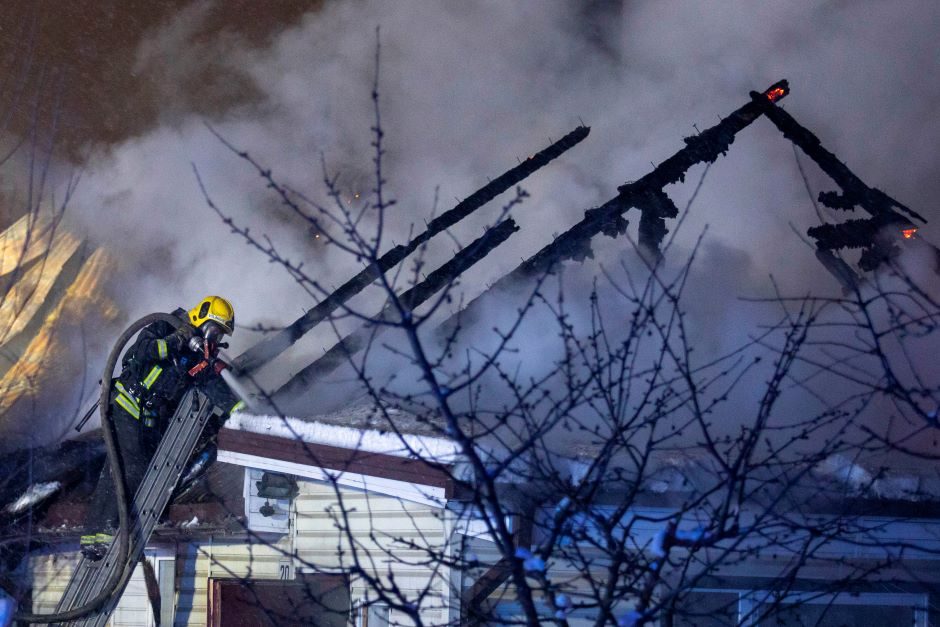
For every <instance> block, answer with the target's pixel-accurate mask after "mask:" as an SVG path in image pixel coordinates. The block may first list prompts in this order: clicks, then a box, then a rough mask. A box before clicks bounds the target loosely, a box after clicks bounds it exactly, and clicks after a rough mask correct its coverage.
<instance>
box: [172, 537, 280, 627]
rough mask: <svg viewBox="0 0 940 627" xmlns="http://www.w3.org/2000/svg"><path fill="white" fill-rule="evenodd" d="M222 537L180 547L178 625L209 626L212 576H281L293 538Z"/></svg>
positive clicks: (255, 577) (269, 577) (251, 577)
mask: <svg viewBox="0 0 940 627" xmlns="http://www.w3.org/2000/svg"><path fill="white" fill-rule="evenodd" d="M263 535H264V537H263V539H262V538H250V539H248V540H245V539H244V538H242V539H231V538H218V539H212V540H207V541H203V542H191V543H188V544H186V545H183V546H181V547H180V554H179V558H178V559H180V560H182V562H183V563H182V572H181V575H180V581H179V582H178V586H179V598H178V605H177V611H176V621H175V624H176V625H193V626H197V625H200V626H201V625H205V624H206V618H207V611H208V607H207V606H208V598H209V597H208V594H209V580H210V579H211V578H236V577H237V578H245V579H281V575H282V568H281V565H282V564H283V563H284V562H285V560H287V559H289V558H287V557H285V556H288V555H290V551H291V546H290V537H289V536H288V535H281V536H274V535H266V534H263Z"/></svg>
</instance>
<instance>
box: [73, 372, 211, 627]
mask: <svg viewBox="0 0 940 627" xmlns="http://www.w3.org/2000/svg"><path fill="white" fill-rule="evenodd" d="M213 411H214V406H213V405H212V403H211V402H210V401H209V399H208V398H207V397H206V396H205V395H204V394H202V393H200V392H198V391H197V390H190V391H189V392H187V393H186V395H185V396H184V397H183V400H182V401H181V402H180V404H179V407H177V409H176V413H174V414H173V418H172V419H171V420H170V424H169V426H168V427H167V430H166V433H165V434H164V436H163V439H162V440H161V441H160V445H159V446H158V447H157V452H156V453H155V454H154V456H153V459H152V460H151V462H150V467H149V468H148V469H147V473H146V474H145V475H144V479H143V481H142V482H141V484H140V487H139V488H138V490H137V493H136V494H135V495H134V500H133V502H132V504H131V505H130V506H129V507H130V511H129V517H128V518H129V520H128V521H129V523H130V538H129V541H128V549H127V560H126V561H125V562H122V563H117V553H118V550H117V546H118V542H119V541H120V538H119V536H120V534H122V533H123V531H120V530H119V531H118V535H117V536H115V538H114V541H113V542H112V543H111V547H110V548H109V549H108V552H107V553H106V554H105V556H104V558H103V559H101V560H100V561H97V562H93V561H91V560H86V559H85V558H83V557H81V558H79V562H78V565H77V566H76V567H75V570H74V572H73V573H72V578H71V580H70V581H69V584H68V586H67V587H66V589H65V593H64V594H63V595H62V599H61V600H60V601H59V605H58V607H57V608H56V609H57V611H65V610H69V609H72V608H76V607H80V606H82V605H84V604H85V603H86V602H88V601H89V600H91V599H93V598H94V597H96V596H97V595H98V593H100V592H101V590H102V589H103V587H104V585H105V584H106V583H107V582H108V581H109V580H111V578H112V577H113V576H114V575H115V573H116V572H119V571H122V570H123V569H124V566H125V565H126V566H128V572H126V573H125V575H124V576H123V577H122V578H121V579H120V580H119V581H118V588H117V590H115V594H113V595H112V597H111V600H110V601H109V602H107V603H106V604H105V605H104V606H102V607H101V609H99V610H98V611H97V612H93V613H91V614H89V615H88V616H86V617H84V618H80V619H76V620H74V621H69V622H68V623H60V624H66V625H76V626H78V625H81V626H83V627H84V626H88V627H91V626H95V627H103V625H104V624H105V623H106V622H107V621H108V617H109V616H110V615H111V612H113V611H114V608H115V606H117V603H118V601H119V600H120V598H121V596H122V595H123V593H124V589H125V588H126V587H127V583H128V581H130V577H131V574H132V573H133V570H134V568H136V565H137V563H138V561H140V557H141V555H143V553H144V548H145V547H146V546H147V542H148V541H149V539H150V534H152V533H153V530H154V527H156V525H157V523H158V522H159V520H160V516H161V515H162V514H163V511H164V510H165V509H166V507H167V505H168V504H169V502H170V497H172V496H173V490H174V488H175V487H176V484H177V482H178V481H179V479H180V475H182V473H183V472H184V471H185V470H186V464H187V462H188V461H189V459H190V456H191V455H192V453H193V450H194V449H195V447H196V442H197V441H198V440H199V436H200V435H201V434H202V431H203V429H204V428H205V426H206V423H207V422H208V421H209V418H210V417H211V416H212V414H213Z"/></svg>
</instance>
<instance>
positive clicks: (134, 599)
mask: <svg viewBox="0 0 940 627" xmlns="http://www.w3.org/2000/svg"><path fill="white" fill-rule="evenodd" d="M58 549H59V551H61V552H43V553H41V554H34V555H32V556H31V558H30V560H29V564H28V567H27V570H28V574H27V577H28V578H29V579H30V580H31V581H32V582H33V608H32V609H33V612H34V613H37V614H51V613H53V612H55V609H56V605H57V604H58V603H59V599H61V598H62V595H63V594H64V593H65V587H66V585H68V582H69V579H70V578H71V576H72V571H73V570H74V569H75V566H76V565H77V564H78V557H79V553H78V551H77V547H75V546H65V547H62V546H60V547H58ZM148 557H150V558H151V559H152V556H148ZM108 625H110V626H111V627H151V626H152V625H154V620H153V611H152V609H151V607H150V600H149V598H148V597H147V586H146V584H145V583H144V576H143V572H142V570H141V567H140V566H138V567H137V568H136V569H134V574H133V575H132V576H131V580H130V582H129V583H128V584H127V588H126V589H125V591H124V595H123V596H122V597H121V600H120V602H119V603H118V606H117V608H115V610H114V612H113V613H112V614H111V619H110V620H109V621H108Z"/></svg>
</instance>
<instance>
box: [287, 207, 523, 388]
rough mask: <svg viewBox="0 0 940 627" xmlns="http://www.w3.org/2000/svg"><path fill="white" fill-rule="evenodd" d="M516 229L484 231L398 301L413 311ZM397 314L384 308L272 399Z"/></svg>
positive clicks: (343, 358)
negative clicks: (371, 320)
mask: <svg viewBox="0 0 940 627" xmlns="http://www.w3.org/2000/svg"><path fill="white" fill-rule="evenodd" d="M518 230H519V227H518V226H516V223H515V222H514V221H513V220H512V219H511V218H510V219H507V220H505V221H503V222H501V223H500V224H499V225H497V226H494V227H493V228H491V229H489V230H487V232H486V233H484V234H483V235H482V236H480V237H479V238H478V239H476V240H474V241H473V243H471V244H470V245H468V246H466V247H465V248H463V249H462V250H461V251H460V252H459V253H457V255H456V256H454V258H453V259H451V260H450V261H448V262H447V263H445V264H444V265H442V266H441V267H440V268H438V269H437V270H435V271H434V272H432V273H431V274H429V275H428V277H427V278H426V279H425V280H424V281H422V282H420V283H418V284H417V285H415V286H414V287H412V288H411V289H409V290H407V291H406V292H404V293H402V294H401V296H400V297H399V300H400V301H401V303H402V304H403V305H404V306H405V307H407V308H408V309H409V310H414V309H415V308H417V307H419V306H420V305H421V304H422V303H424V302H425V301H426V300H428V299H429V298H431V296H433V295H434V294H436V293H437V292H438V291H440V290H441V289H443V288H445V287H446V286H447V285H449V284H451V283H453V282H454V281H455V280H456V279H457V277H459V276H460V275H461V274H463V273H464V272H465V271H466V270H468V269H469V268H471V267H472V266H473V265H474V264H475V263H476V262H478V261H480V260H481V259H483V258H484V257H486V256H487V255H488V254H489V253H490V252H491V251H492V250H493V249H494V248H496V247H497V246H499V245H500V244H502V243H503V242H505V241H506V240H507V239H508V238H509V236H510V235H512V234H513V233H515V232H516V231H518ZM397 315H398V313H397V312H396V311H395V310H394V309H392V308H391V306H389V305H387V306H386V307H385V308H384V309H383V310H382V311H381V312H380V313H379V314H378V315H377V316H375V317H374V318H373V320H374V322H369V323H367V324H365V325H363V326H362V327H360V328H359V329H358V330H356V331H354V332H353V333H351V334H349V335H347V336H346V337H344V338H343V339H342V340H340V341H339V342H338V343H337V344H336V345H335V346H333V347H332V348H330V350H328V351H327V352H326V353H324V355H323V356H322V357H320V358H319V359H317V360H316V361H314V362H313V363H311V364H310V365H308V366H307V367H306V368H304V369H303V370H301V371H300V372H298V373H297V374H296V375H294V376H293V377H292V378H291V379H290V380H289V381H288V382H287V383H285V384H284V385H282V386H281V387H280V388H279V389H278V390H277V391H276V392H274V395H273V396H274V398H275V400H277V399H278V398H283V397H285V396H289V395H291V394H292V393H296V392H299V391H302V390H304V389H305V388H307V387H309V385H310V384H311V383H313V382H314V381H316V380H317V379H319V378H322V377H324V376H326V375H328V374H329V373H331V372H333V371H334V370H336V368H338V367H339V366H341V365H342V364H344V363H347V361H348V360H349V359H350V357H352V356H353V355H354V354H356V353H357V352H359V351H360V350H362V349H363V348H365V347H366V346H367V345H368V344H369V342H370V341H372V340H373V339H374V338H375V336H376V335H377V334H378V333H381V332H382V331H383V330H384V329H385V328H386V327H387V326H388V324H394V322H395V321H396V316H397Z"/></svg>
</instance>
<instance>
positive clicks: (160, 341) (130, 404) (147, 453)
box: [81, 296, 243, 560]
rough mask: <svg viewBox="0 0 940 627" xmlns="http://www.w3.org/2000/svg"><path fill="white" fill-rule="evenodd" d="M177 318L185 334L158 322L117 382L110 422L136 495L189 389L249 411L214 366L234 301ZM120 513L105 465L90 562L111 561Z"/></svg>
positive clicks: (210, 303)
mask: <svg viewBox="0 0 940 627" xmlns="http://www.w3.org/2000/svg"><path fill="white" fill-rule="evenodd" d="M173 315H175V316H177V317H179V318H180V319H181V321H182V324H181V325H180V327H179V328H178V329H174V327H173V325H171V324H170V323H169V322H165V321H158V322H154V323H152V324H150V325H148V326H146V327H144V329H143V330H141V332H140V333H139V334H138V336H137V341H136V342H135V343H134V344H133V346H131V348H130V349H129V350H128V351H127V352H126V354H125V355H124V358H123V359H122V362H121V365H122V370H121V375H120V376H119V377H118V378H116V379H113V380H112V384H111V401H110V409H111V422H112V424H113V428H114V432H115V439H116V441H117V448H118V455H119V457H120V459H121V462H122V466H123V468H124V479H125V482H126V484H127V494H128V495H129V497H133V495H134V494H135V493H136V491H137V488H138V486H139V485H140V483H141V481H142V480H143V478H144V474H145V472H146V469H147V466H148V464H149V462H150V459H151V458H152V457H153V454H154V453H155V452H156V450H157V446H158V445H159V443H160V438H161V437H162V435H163V432H164V431H165V429H166V427H167V425H168V423H169V419H170V418H171V417H172V416H173V414H174V412H175V411H176V408H177V405H178V404H179V402H180V401H181V400H182V398H183V395H184V394H185V393H186V392H187V391H188V390H189V389H191V388H192V387H197V388H198V389H199V390H200V391H202V392H203V393H204V394H205V395H206V396H207V397H208V398H209V399H210V400H211V401H212V402H213V403H214V404H215V405H216V406H217V407H218V408H220V409H221V410H223V411H225V412H227V413H232V412H235V411H238V410H240V409H242V407H243V403H242V402H241V401H239V400H238V399H237V397H236V396H235V395H234V394H233V393H232V392H231V390H229V388H228V386H227V385H226V384H225V382H224V381H223V380H222V377H221V376H219V370H218V369H217V368H216V367H215V365H214V363H218V362H215V358H216V355H217V353H218V350H219V348H220V345H222V346H224V345H223V344H222V340H223V338H224V337H225V336H226V335H231V334H232V332H233V331H234V327H235V310H234V309H233V308H232V304H231V303H230V302H229V301H227V300H225V299H224V298H221V297H219V296H207V297H206V298H204V299H202V301H200V302H199V304H197V305H196V306H195V307H193V308H192V309H191V310H189V312H186V311H185V310H183V309H177V310H176V311H174V312H173ZM213 362H214V363H213ZM117 509H118V507H117V501H116V499H115V491H114V479H113V477H112V476H111V472H110V468H109V467H108V466H105V468H104V469H102V471H101V476H100V478H99V480H98V485H97V488H96V489H95V494H94V497H93V502H92V508H91V512H90V514H89V517H88V521H87V524H86V535H83V536H82V537H81V548H82V554H83V555H84V556H85V557H86V558H87V559H91V560H100V559H101V558H102V557H104V555H105V553H106V552H107V549H108V546H109V545H110V543H111V541H112V540H113V535H112V533H113V531H114V529H115V527H116V524H117Z"/></svg>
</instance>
